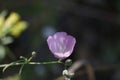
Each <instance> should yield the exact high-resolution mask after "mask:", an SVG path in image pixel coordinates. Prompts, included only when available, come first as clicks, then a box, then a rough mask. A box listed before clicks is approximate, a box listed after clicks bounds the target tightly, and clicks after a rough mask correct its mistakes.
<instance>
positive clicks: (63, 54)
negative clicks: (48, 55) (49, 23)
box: [47, 32, 76, 59]
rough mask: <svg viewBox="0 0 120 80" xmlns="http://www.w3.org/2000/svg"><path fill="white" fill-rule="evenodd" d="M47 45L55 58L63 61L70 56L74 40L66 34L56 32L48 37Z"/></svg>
mask: <svg viewBox="0 0 120 80" xmlns="http://www.w3.org/2000/svg"><path fill="white" fill-rule="evenodd" d="M47 43H48V47H49V49H50V51H51V52H52V53H53V55H54V56H55V57H56V58H58V59H65V58H67V57H69V56H70V55H71V54H72V52H73V49H74V46H75V43H76V39H75V38H74V37H73V36H71V35H67V33H66V32H57V33H55V34H54V35H53V36H49V37H48V39H47Z"/></svg>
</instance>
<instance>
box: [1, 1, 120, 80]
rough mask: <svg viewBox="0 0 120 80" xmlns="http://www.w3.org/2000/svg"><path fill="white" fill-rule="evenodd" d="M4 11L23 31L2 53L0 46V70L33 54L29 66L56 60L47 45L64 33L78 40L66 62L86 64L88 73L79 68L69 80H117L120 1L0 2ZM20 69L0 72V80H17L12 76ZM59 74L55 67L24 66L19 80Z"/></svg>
mask: <svg viewBox="0 0 120 80" xmlns="http://www.w3.org/2000/svg"><path fill="white" fill-rule="evenodd" d="M4 10H6V11H7V13H8V14H9V13H11V12H13V11H14V12H17V13H18V14H19V15H20V16H21V19H22V20H25V21H27V22H28V27H27V29H26V30H24V31H23V32H22V33H21V35H20V36H18V37H14V38H13V39H14V41H13V42H12V43H10V44H8V45H4V47H5V46H7V49H6V48H5V50H7V51H6V53H5V51H4V50H3V48H4V47H3V46H1V45H0V64H3V63H10V62H12V61H15V60H18V59H19V56H25V57H29V56H31V52H32V51H36V52H37V54H36V55H37V56H36V57H35V58H34V59H33V61H53V60H57V59H56V58H54V56H53V55H52V54H51V52H50V51H49V49H48V46H47V42H46V39H47V37H48V36H49V35H52V34H54V33H55V32H58V31H64V32H67V33H68V34H70V35H72V36H74V37H75V38H76V40H77V43H76V46H75V49H74V52H73V54H72V55H71V56H70V57H69V58H71V59H72V60H73V63H74V62H76V61H78V60H79V61H82V60H85V61H87V62H88V63H89V64H90V65H91V69H92V70H89V68H88V69H87V70H86V69H85V66H83V67H82V68H80V70H78V71H80V73H76V74H75V76H74V77H73V78H72V80H120V0H29V1H28V0H0V12H2V11H4ZM19 68H20V66H15V67H10V68H8V69H7V70H6V71H5V72H4V73H2V68H1V69H0V71H1V72H0V78H1V79H2V78H5V80H19V79H18V78H17V76H15V75H16V74H17V73H18V71H19ZM63 69H64V67H63V65H59V64H54V65H26V66H25V67H24V69H23V72H22V80H55V79H56V78H58V77H60V76H61V73H62V70H63ZM89 71H90V72H89ZM91 71H92V72H91ZM91 76H92V78H91ZM93 77H94V78H93Z"/></svg>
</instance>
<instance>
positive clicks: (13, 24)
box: [0, 11, 28, 60]
mask: <svg viewBox="0 0 120 80" xmlns="http://www.w3.org/2000/svg"><path fill="white" fill-rule="evenodd" d="M7 16H8V17H7ZM27 26H28V23H27V22H26V21H22V20H20V15H19V14H18V13H16V12H11V13H10V14H9V15H8V14H7V12H6V11H3V12H1V13H0V60H2V59H4V57H5V55H6V47H7V46H6V45H8V44H10V43H12V42H13V37H19V36H20V34H21V33H22V32H23V31H24V30H25V29H26V28H27ZM7 50H8V47H7Z"/></svg>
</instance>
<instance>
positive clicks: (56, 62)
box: [0, 61, 63, 68]
mask: <svg viewBox="0 0 120 80" xmlns="http://www.w3.org/2000/svg"><path fill="white" fill-rule="evenodd" d="M62 63H63V62H61V61H52V62H29V63H24V62H16V63H14V64H12V65H11V66H18V65H23V64H29V65H38V64H62ZM9 64H10V63H9ZM9 64H2V65H0V68H2V67H5V66H7V65H9Z"/></svg>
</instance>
